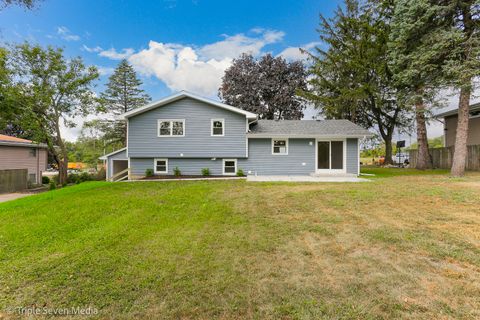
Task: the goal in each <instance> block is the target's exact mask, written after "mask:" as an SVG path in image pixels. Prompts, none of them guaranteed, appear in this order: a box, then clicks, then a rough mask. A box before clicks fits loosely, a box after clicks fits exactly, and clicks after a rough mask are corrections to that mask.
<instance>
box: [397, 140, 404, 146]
mask: <svg viewBox="0 0 480 320" xmlns="http://www.w3.org/2000/svg"><path fill="white" fill-rule="evenodd" d="M397 148H405V140H400V141H397Z"/></svg>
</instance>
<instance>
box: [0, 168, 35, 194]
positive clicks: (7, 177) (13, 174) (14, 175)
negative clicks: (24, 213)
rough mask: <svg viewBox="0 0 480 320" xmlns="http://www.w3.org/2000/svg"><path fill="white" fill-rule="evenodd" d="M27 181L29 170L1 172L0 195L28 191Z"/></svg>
mask: <svg viewBox="0 0 480 320" xmlns="http://www.w3.org/2000/svg"><path fill="white" fill-rule="evenodd" d="M27 181H28V170H27V169H12V170H0V193H7V192H17V191H22V190H26V189H27Z"/></svg>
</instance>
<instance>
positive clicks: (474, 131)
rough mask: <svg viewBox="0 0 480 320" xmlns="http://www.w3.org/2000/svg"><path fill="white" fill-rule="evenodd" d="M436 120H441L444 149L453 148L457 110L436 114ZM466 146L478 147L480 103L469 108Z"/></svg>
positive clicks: (479, 138) (479, 139)
mask: <svg viewBox="0 0 480 320" xmlns="http://www.w3.org/2000/svg"><path fill="white" fill-rule="evenodd" d="M436 118H443V132H444V134H443V145H444V147H453V146H454V145H455V135H456V133H457V121H458V109H455V110H450V111H447V112H444V113H440V114H437V115H436ZM467 145H469V146H472V145H480V103H476V104H472V105H471V106H470V118H469V121H468V138H467Z"/></svg>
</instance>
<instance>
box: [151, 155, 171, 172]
mask: <svg viewBox="0 0 480 320" xmlns="http://www.w3.org/2000/svg"><path fill="white" fill-rule="evenodd" d="M157 161H165V169H166V171H157ZM153 172H154V173H155V174H157V173H168V159H165V158H155V159H153Z"/></svg>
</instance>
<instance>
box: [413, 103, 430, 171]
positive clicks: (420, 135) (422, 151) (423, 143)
mask: <svg viewBox="0 0 480 320" xmlns="http://www.w3.org/2000/svg"><path fill="white" fill-rule="evenodd" d="M415 120H416V122H417V143H418V155H417V165H416V169H419V170H425V169H429V168H432V157H431V155H430V152H429V151H428V137H427V125H426V123H425V104H424V102H423V99H422V98H420V99H419V100H418V101H417V102H416V103H415Z"/></svg>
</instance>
